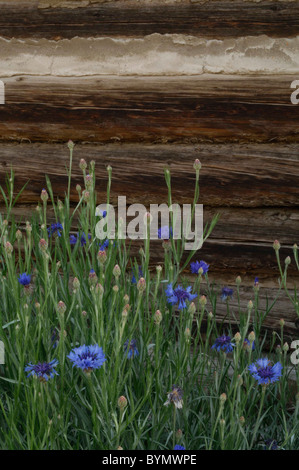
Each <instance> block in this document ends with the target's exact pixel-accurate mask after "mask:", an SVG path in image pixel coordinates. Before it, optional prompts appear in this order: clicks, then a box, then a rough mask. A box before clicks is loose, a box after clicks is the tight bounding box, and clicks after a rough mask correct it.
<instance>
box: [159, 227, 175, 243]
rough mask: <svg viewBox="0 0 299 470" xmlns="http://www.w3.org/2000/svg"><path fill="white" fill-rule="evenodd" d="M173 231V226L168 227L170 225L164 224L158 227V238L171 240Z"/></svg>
mask: <svg viewBox="0 0 299 470" xmlns="http://www.w3.org/2000/svg"><path fill="white" fill-rule="evenodd" d="M172 236H173V232H172V227H168V225H164V226H163V227H160V228H158V238H159V239H161V240H169V238H172Z"/></svg>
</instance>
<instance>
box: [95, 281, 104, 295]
mask: <svg viewBox="0 0 299 470" xmlns="http://www.w3.org/2000/svg"><path fill="white" fill-rule="evenodd" d="M95 293H96V294H99V295H103V294H104V287H103V286H102V284H100V283H97V285H96V287H95Z"/></svg>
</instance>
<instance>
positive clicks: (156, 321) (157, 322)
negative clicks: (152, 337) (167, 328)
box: [154, 310, 162, 325]
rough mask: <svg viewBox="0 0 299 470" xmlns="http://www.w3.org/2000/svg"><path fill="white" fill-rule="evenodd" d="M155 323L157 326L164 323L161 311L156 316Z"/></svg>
mask: <svg viewBox="0 0 299 470" xmlns="http://www.w3.org/2000/svg"><path fill="white" fill-rule="evenodd" d="M154 321H155V324H156V325H160V323H161V321H162V313H161V312H160V310H157V311H156V313H155V314H154Z"/></svg>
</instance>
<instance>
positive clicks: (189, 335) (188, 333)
mask: <svg viewBox="0 0 299 470" xmlns="http://www.w3.org/2000/svg"><path fill="white" fill-rule="evenodd" d="M184 334H185V340H186V341H189V340H190V337H191V331H190V328H186V329H185V333H184Z"/></svg>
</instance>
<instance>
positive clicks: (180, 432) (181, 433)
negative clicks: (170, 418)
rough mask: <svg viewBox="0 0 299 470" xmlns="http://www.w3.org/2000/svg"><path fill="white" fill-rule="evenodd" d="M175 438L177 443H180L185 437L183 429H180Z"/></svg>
mask: <svg viewBox="0 0 299 470" xmlns="http://www.w3.org/2000/svg"><path fill="white" fill-rule="evenodd" d="M175 437H176V440H177V442H180V441H181V440H182V437H183V431H182V430H181V429H178V430H177V432H176V433H175Z"/></svg>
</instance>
